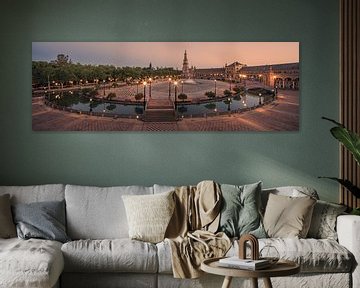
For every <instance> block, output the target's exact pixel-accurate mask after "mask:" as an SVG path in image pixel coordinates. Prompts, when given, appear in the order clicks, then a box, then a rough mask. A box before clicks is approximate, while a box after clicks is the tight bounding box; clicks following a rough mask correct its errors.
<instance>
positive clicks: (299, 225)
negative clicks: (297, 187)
mask: <svg viewBox="0 0 360 288" xmlns="http://www.w3.org/2000/svg"><path fill="white" fill-rule="evenodd" d="M315 203H316V200H315V199H313V198H311V197H309V196H306V197H289V196H280V195H275V194H270V195H269V200H268V203H267V205H266V210H265V215H264V227H265V231H266V233H267V234H268V236H269V237H274V238H276V237H279V238H293V237H299V238H305V237H306V235H307V233H308V231H309V227H310V221H311V216H312V212H313V209H314V205H315Z"/></svg>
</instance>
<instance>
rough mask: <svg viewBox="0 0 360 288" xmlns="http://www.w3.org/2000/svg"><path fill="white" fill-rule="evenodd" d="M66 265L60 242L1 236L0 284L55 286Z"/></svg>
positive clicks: (6, 285)
mask: <svg viewBox="0 0 360 288" xmlns="http://www.w3.org/2000/svg"><path fill="white" fill-rule="evenodd" d="M63 268H64V258H63V255H62V253H61V243H59V242H56V241H49V240H40V239H30V240H22V239H18V238H12V239H0V287H19V288H20V287H21V288H22V287H29V288H31V287H36V288H42V287H44V288H45V287H46V288H48V287H53V286H54V285H55V283H56V282H57V280H58V278H59V276H60V274H61V272H62V270H63Z"/></svg>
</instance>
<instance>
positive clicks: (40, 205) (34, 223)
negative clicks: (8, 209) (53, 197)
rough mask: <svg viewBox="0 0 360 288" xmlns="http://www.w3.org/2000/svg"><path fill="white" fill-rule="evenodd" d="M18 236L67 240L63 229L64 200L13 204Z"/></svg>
mask: <svg viewBox="0 0 360 288" xmlns="http://www.w3.org/2000/svg"><path fill="white" fill-rule="evenodd" d="M13 214H14V221H15V223H16V229H17V234H18V236H19V238H22V239H30V238H39V239H47V240H56V241H59V242H66V241H69V240H70V238H69V237H68V236H67V235H66V231H65V230H66V229H65V221H66V220H65V201H64V200H62V201H45V202H34V203H29V204H22V203H19V204H15V205H14V206H13Z"/></svg>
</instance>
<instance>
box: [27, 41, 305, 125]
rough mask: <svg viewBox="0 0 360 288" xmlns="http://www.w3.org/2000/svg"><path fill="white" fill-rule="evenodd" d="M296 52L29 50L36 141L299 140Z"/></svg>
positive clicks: (282, 45) (138, 47)
mask: <svg viewBox="0 0 360 288" xmlns="http://www.w3.org/2000/svg"><path fill="white" fill-rule="evenodd" d="M299 70H300V69H299V42H33V43H32V128H33V130H34V131H154V132H155V131H298V130H299V116H300V115H299V113H300V107H299V102H300V99H299V97H300V92H299V91H300V90H299V89H300V71H299Z"/></svg>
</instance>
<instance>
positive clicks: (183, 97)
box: [178, 93, 188, 102]
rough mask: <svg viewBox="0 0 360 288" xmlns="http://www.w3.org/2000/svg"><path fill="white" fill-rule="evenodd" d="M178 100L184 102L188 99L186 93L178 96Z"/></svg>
mask: <svg viewBox="0 0 360 288" xmlns="http://www.w3.org/2000/svg"><path fill="white" fill-rule="evenodd" d="M178 98H179V99H180V100H182V101H183V102H184V101H185V100H186V99H187V98H188V97H187V95H186V94H185V93H180V94H179V95H178Z"/></svg>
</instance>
